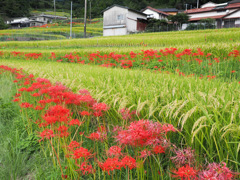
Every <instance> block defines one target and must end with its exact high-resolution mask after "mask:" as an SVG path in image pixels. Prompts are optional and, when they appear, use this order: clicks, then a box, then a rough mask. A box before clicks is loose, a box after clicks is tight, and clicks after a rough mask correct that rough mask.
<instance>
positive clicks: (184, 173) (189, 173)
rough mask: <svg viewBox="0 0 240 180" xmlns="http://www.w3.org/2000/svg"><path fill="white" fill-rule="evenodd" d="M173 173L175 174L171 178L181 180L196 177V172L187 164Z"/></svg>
mask: <svg viewBox="0 0 240 180" xmlns="http://www.w3.org/2000/svg"><path fill="white" fill-rule="evenodd" d="M173 173H174V174H175V175H173V177H176V178H181V180H191V179H194V178H196V175H197V171H196V170H195V169H193V168H192V167H190V166H189V165H188V164H187V165H186V166H183V167H180V168H179V169H178V170H177V171H173Z"/></svg>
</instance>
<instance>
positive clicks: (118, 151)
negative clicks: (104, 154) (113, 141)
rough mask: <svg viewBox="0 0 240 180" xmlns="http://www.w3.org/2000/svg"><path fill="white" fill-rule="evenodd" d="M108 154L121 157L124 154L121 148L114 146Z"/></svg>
mask: <svg viewBox="0 0 240 180" xmlns="http://www.w3.org/2000/svg"><path fill="white" fill-rule="evenodd" d="M108 154H109V155H110V156H119V155H121V154H122V153H121V148H120V147H118V146H112V147H110V148H109V150H108Z"/></svg>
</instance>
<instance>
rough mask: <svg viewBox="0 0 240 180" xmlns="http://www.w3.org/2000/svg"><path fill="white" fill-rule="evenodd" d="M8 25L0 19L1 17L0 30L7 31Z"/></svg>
mask: <svg viewBox="0 0 240 180" xmlns="http://www.w3.org/2000/svg"><path fill="white" fill-rule="evenodd" d="M7 28H8V25H6V24H5V23H4V21H3V19H2V17H1V16H0V29H7Z"/></svg>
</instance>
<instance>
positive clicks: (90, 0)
mask: <svg viewBox="0 0 240 180" xmlns="http://www.w3.org/2000/svg"><path fill="white" fill-rule="evenodd" d="M89 2H90V17H89V19H90V24H91V21H92V18H91V13H92V11H91V8H92V5H91V2H92V0H89Z"/></svg>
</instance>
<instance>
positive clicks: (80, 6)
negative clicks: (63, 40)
mask: <svg viewBox="0 0 240 180" xmlns="http://www.w3.org/2000/svg"><path fill="white" fill-rule="evenodd" d="M71 1H73V14H74V16H75V17H83V16H84V0H56V10H57V11H65V12H70V3H71ZM87 1H88V11H89V3H90V1H91V5H92V8H91V16H92V17H100V16H101V15H102V11H103V10H104V9H106V8H107V7H109V6H111V5H113V4H119V5H122V6H127V7H129V8H132V9H136V10H139V11H140V10H141V9H143V8H145V7H146V6H151V7H154V8H165V7H166V8H167V7H168V8H171V7H172V8H178V9H182V10H183V9H185V4H191V5H192V7H196V1H195V0H187V1H183V0H168V1H166V0H153V1H149V0H104V1H99V0H87ZM208 1H209V0H200V5H202V4H204V3H206V2H208ZM212 2H214V3H222V2H225V0H213V1H212ZM31 9H35V10H46V9H52V10H53V0H0V13H2V14H4V15H5V16H8V17H22V16H28V15H29V12H30V10H31ZM89 14H90V12H88V16H89Z"/></svg>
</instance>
